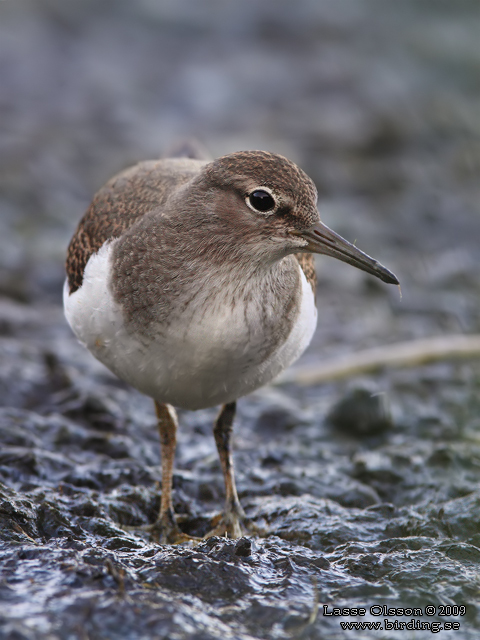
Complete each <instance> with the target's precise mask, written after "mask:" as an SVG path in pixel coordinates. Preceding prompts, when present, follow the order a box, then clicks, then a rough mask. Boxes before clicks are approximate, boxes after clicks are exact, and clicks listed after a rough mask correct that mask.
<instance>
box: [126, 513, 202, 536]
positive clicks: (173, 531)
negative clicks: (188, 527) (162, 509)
mask: <svg viewBox="0 0 480 640" xmlns="http://www.w3.org/2000/svg"><path fill="white" fill-rule="evenodd" d="M178 519H181V516H180V517H179V518H178ZM122 528H124V529H126V530H128V531H135V530H136V531H145V532H147V533H149V534H150V539H151V540H152V542H156V543H158V544H183V543H185V542H195V543H199V542H201V540H202V538H196V537H194V536H189V535H188V534H187V533H183V531H181V530H180V528H179V526H178V524H177V520H176V518H175V514H174V513H173V511H172V512H166V513H163V514H161V515H160V516H159V517H158V519H157V521H156V522H154V523H153V524H144V525H140V526H137V527H135V526H125V525H123V527H122Z"/></svg>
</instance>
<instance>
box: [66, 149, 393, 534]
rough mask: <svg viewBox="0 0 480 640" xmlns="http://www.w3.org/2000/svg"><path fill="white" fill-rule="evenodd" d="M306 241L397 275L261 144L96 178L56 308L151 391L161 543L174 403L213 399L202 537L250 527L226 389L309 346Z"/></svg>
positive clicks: (254, 380) (166, 525) (261, 376)
mask: <svg viewBox="0 0 480 640" xmlns="http://www.w3.org/2000/svg"><path fill="white" fill-rule="evenodd" d="M312 252H314V253H320V254H325V255H329V256H333V257H334V258H337V259H339V260H342V261H344V262H347V263H349V264H351V265H353V266H355V267H357V268H358V269H362V270H363V271H366V272H367V273H369V274H372V275H374V276H376V277H377V278H380V279H381V280H383V281H384V282H386V283H390V284H398V280H397V278H396V277H395V275H393V273H391V272H390V271H388V269H386V268H385V267H383V266H382V265H381V264H379V263H378V262H377V261H376V260H374V259H373V258H371V257H369V256H368V255H366V254H365V253H363V252H362V251H360V250H359V249H357V247H355V246H353V245H352V244H350V243H349V242H347V241H346V240H344V239H343V238H341V237H340V236H339V235H337V234H336V233H335V232H334V231H332V230H331V229H329V228H328V227H327V226H326V225H324V224H323V223H322V222H321V221H320V217H319V213H318V210H317V191H316V188H315V185H314V184H313V182H312V180H311V179H310V178H309V177H308V176H307V175H306V174H305V173H304V172H303V171H302V170H301V169H300V168H299V167H297V166H296V165H295V164H294V163H293V162H291V161H289V160H287V159H286V158H284V157H282V156H279V155H276V154H273V153H268V152H266V151H239V152H236V153H232V154H230V155H227V156H224V157H221V158H218V159H217V160H214V161H208V160H205V159H199V158H191V157H190V158H189V157H174V158H168V159H162V160H153V161H146V162H141V163H139V164H138V165H136V166H134V167H132V168H130V169H127V170H126V171H123V172H122V173H120V174H118V175H117V176H115V177H114V178H112V179H111V180H110V181H109V182H108V183H107V184H106V185H105V186H104V187H103V188H102V189H100V191H99V192H98V193H97V194H96V196H95V197H94V199H93V201H92V203H91V205H90V207H89V208H88V210H87V212H86V213H85V215H84V217H83V219H82V220H81V221H80V224H79V225H78V228H77V230H76V232H75V234H74V236H73V238H72V241H71V243H70V246H69V249H68V256H67V263H66V267H67V280H66V282H65V288H64V306H65V315H66V317H67V320H68V322H69V324H70V326H71V328H72V330H73V332H74V333H75V335H76V336H77V337H78V339H79V340H80V341H81V342H82V343H83V344H84V345H85V346H86V347H87V349H89V350H90V351H91V352H92V354H93V355H94V356H95V357H96V358H98V360H100V362H102V363H103V364H104V365H106V366H107V367H108V368H109V369H110V370H111V371H113V372H114V373H115V374H116V375H117V376H118V377H119V378H121V379H122V380H125V381H127V382H128V383H130V384H131V385H132V386H133V387H135V388H136V389H139V390H140V391H141V392H143V393H145V394H146V395H148V396H150V397H151V398H153V400H154V402H155V408H156V414H157V417H158V428H159V432H160V440H161V462H162V493H161V506H160V513H159V516H158V520H157V522H156V523H155V525H154V526H153V529H154V532H155V536H156V538H157V539H159V540H160V542H162V543H165V542H173V543H175V542H181V541H183V540H185V539H187V538H188V536H186V535H185V534H183V533H182V532H181V531H180V528H179V527H178V525H177V522H176V519H175V514H174V511H173V507H172V473H173V459H174V455H175V447H176V431H177V417H176V413H175V409H174V407H179V408H183V409H191V410H195V409H202V408H206V407H212V406H215V405H223V406H222V408H221V410H220V413H219V415H218V418H217V420H216V422H215V425H214V429H213V432H214V436H215V442H216V445H217V449H218V453H219V456H220V462H221V466H222V470H223V475H224V479H225V489H226V504H225V509H224V511H223V514H222V515H221V516H219V517H217V519H216V522H215V525H216V526H214V528H213V530H212V531H211V532H210V534H209V535H222V534H228V535H230V536H232V537H239V536H241V535H242V534H243V533H244V531H245V530H246V529H247V530H248V529H251V527H252V525H251V523H250V522H249V520H248V519H247V518H246V517H245V513H244V511H243V509H242V507H241V505H240V502H239V499H238V495H237V490H236V487H235V478H234V473H233V464H232V456H231V448H230V440H231V434H232V424H233V419H234V415H235V409H236V400H237V399H238V398H240V397H241V396H244V395H246V394H248V393H250V392H251V391H253V390H255V389H257V388H259V387H261V386H262V385H265V384H267V383H268V382H270V381H271V380H273V379H274V378H275V377H276V376H277V375H278V374H279V373H280V372H281V371H283V370H284V369H285V368H286V367H288V366H289V365H290V364H291V363H292V362H293V361H294V360H296V359H297V358H298V357H299V356H300V355H301V353H302V352H303V351H304V349H305V348H306V347H307V345H308V344H309V342H310V340H311V338H312V335H313V332H314V330H315V326H316V322H317V310H316V306H315V284H316V276H315V269H314V261H313V256H312ZM207 535H208V534H207Z"/></svg>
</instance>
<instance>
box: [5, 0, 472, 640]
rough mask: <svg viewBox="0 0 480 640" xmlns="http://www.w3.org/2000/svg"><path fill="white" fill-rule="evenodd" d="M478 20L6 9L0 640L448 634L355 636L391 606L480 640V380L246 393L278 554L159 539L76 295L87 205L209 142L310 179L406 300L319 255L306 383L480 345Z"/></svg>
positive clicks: (327, 213)
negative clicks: (440, 348)
mask: <svg viewBox="0 0 480 640" xmlns="http://www.w3.org/2000/svg"><path fill="white" fill-rule="evenodd" d="M479 26H480V10H479V9H478V4H477V3H476V2H473V1H471V2H468V1H463V0H460V1H459V2H455V3H454V4H453V3H450V4H448V3H446V2H437V3H431V2H426V1H425V2H424V1H422V0H417V1H415V2H414V1H413V0H405V1H402V2H401V3H385V2H381V1H380V0H358V1H357V2H355V3H347V2H344V3H332V2H328V1H327V0H325V1H323V0H322V1H313V0H312V1H308V0H299V1H298V2H295V3H290V2H286V1H285V2H283V1H278V0H265V1H264V2H262V3H258V2H256V1H254V0H245V2H242V3H224V2H221V1H220V0H211V1H207V0H201V1H197V2H194V1H193V0H191V1H189V0H177V1H176V2H166V1H165V2H158V3H155V2H151V1H150V0H141V1H140V0H139V1H138V2H136V3H134V4H132V3H129V2H126V0H125V1H123V0H116V2H113V1H111V0H96V2H94V1H93V0H82V1H80V0H70V1H69V2H68V3H65V2H63V1H61V0H30V1H29V0H15V1H14V0H3V1H2V2H0V442H1V448H0V493H1V501H0V523H1V524H0V638H2V639H3V638H5V639H8V640H23V639H25V640H27V639H28V640H30V639H35V640H36V639H42V640H43V639H46V640H47V639H48V640H56V639H62V640H63V639H68V640H70V639H76V638H81V639H87V638H88V639H90V640H94V639H95V640H96V639H102V640H103V639H109V640H110V639H112V640H114V639H115V640H116V639H119V640H120V639H122V640H123V639H125V638H129V639H130V638H131V639H135V640H136V639H137V638H139V639H142V640H143V639H150V638H162V639H165V640H184V639H187V638H188V639H195V640H210V639H212V640H213V639H217V638H218V639H224V638H225V639H230V638H231V639H235V640H247V639H248V640H253V639H255V640H266V639H279V640H283V639H311V640H313V639H315V640H316V639H320V638H329V639H330V638H331V639H335V640H336V639H342V640H343V639H347V638H355V639H357V638H360V639H364V638H382V639H384V638H385V639H390V638H400V637H401V638H402V639H407V638H408V639H410V638H412V639H413V638H415V640H419V639H420V640H423V639H424V638H430V637H431V634H432V631H431V630H427V629H423V630H422V629H418V628H416V629H415V630H407V629H404V630H399V629H396V630H395V629H393V630H388V629H384V630H383V631H379V630H363V631H359V630H357V631H355V630H347V629H343V628H342V626H341V624H340V622H353V621H358V620H360V621H367V622H377V621H379V622H380V623H381V624H382V625H384V626H388V625H386V624H385V622H384V619H385V618H384V616H383V615H381V616H375V615H372V614H371V613H370V607H372V606H376V605H382V606H383V605H386V606H387V607H397V608H398V607H417V608H421V609H422V612H423V613H425V608H426V607H428V606H432V607H433V609H431V610H430V609H428V610H427V612H429V613H432V614H433V615H423V616H422V617H420V616H418V615H403V616H402V615H391V614H388V615H387V616H386V617H387V619H388V620H389V621H390V623H392V622H394V621H397V622H398V623H399V622H410V621H411V619H412V618H414V621H415V624H417V622H416V621H417V620H418V621H419V622H418V624H419V625H421V624H422V623H427V622H428V623H429V624H430V625H431V624H432V623H441V624H442V625H443V624H445V622H448V623H459V624H460V628H459V629H458V630H455V631H447V630H445V629H442V630H441V631H439V633H440V635H441V637H452V638H453V637H455V638H462V639H463V638H477V637H478V629H479V627H480V618H479V615H480V609H479V602H480V590H479V588H480V581H479V573H478V566H479V563H480V490H479V481H480V436H479V433H480V418H479V416H480V395H479V389H480V364H479V363H478V361H475V360H464V361H459V362H456V363H453V362H440V363H438V364H435V365H429V366H423V367H418V368H412V369H403V370H395V371H393V370H385V371H383V372H380V373H378V374H376V375H371V376H363V377H356V378H353V379H350V380H347V381H344V382H337V383H328V384H323V385H318V386H313V387H301V386H298V385H295V384H289V385H284V386H272V387H270V388H266V389H263V390H260V391H258V392H257V393H255V394H253V395H252V396H250V397H248V398H245V399H243V400H241V401H240V402H239V414H238V420H237V423H236V435H235V464H236V467H237V482H238V486H239V492H240V498H241V500H242V503H243V505H244V507H245V509H246V511H247V514H248V515H249V516H250V517H251V518H252V519H253V520H254V522H255V523H256V524H257V525H258V526H259V527H260V528H262V529H264V530H265V531H266V536H265V537H261V538H260V537H258V538H255V539H253V538H252V539H246V538H244V539H241V540H239V541H235V540H226V539H219V538H212V539H210V540H208V541H207V542H204V543H201V544H200V545H198V546H196V547H194V548H193V547H192V548H188V547H173V546H159V545H156V544H153V543H151V542H150V541H149V540H148V537H147V535H146V534H144V533H142V532H141V530H140V529H135V526H140V525H142V524H146V523H149V522H152V521H153V520H154V519H155V516H156V512H157V509H158V506H159V484H158V483H159V479H160V467H159V460H160V455H159V443H158V436H157V432H156V427H155V417H154V411H153V406H152V404H151V401H150V400H148V399H147V398H145V397H143V396H141V395H140V394H138V393H136V392H135V391H132V390H131V389H129V388H128V387H127V386H126V385H124V384H123V383H121V382H119V381H117V380H116V379H115V378H114V377H113V376H112V375H111V374H109V372H108V371H106V370H105V369H104V368H103V367H102V366H101V365H99V364H98V363H96V362H95V361H94V360H93V358H91V357H90V355H89V354H88V353H86V352H85V351H84V350H83V349H82V347H81V346H80V345H78V344H77V343H76V341H75V340H74V338H73V337H72V335H71V333H70V331H69V329H68V327H67V326H66V323H65V321H64V320H63V316H62V310H61V289H62V282H63V277H64V276H63V257H64V253H65V248H66V245H67V244H68V241H69V238H70V236H71V234H72V232H73V229H74V227H75V224H76V222H77V221H78V219H79V218H80V216H81V215H82V212H83V210H84V209H85V208H86V206H87V205H88V202H89V199H90V198H91V196H92V195H93V193H94V192H95V190H96V189H97V188H98V187H100V186H101V184H102V183H103V182H104V181H105V180H106V179H108V178H109V177H110V176H111V175H112V174H113V173H114V172H115V171H117V170H119V169H121V168H123V167H125V166H127V165H128V164H130V163H133V162H135V161H137V160H140V159H145V158H151V157H157V156H159V155H160V154H161V153H163V151H164V150H165V149H166V148H168V146H169V145H170V144H172V143H174V142H175V141H177V140H178V139H180V138H183V137H185V136H191V135H193V136H196V137H197V138H198V139H200V140H201V141H202V142H203V143H204V144H205V145H206V146H208V148H209V149H210V151H211V152H212V154H213V155H220V154H223V153H228V152H231V151H234V150H237V149H245V148H250V149H253V148H263V149H268V150H271V151H275V152H280V153H284V154H285V155H288V156H289V157H291V158H292V159H293V160H295V161H297V162H298V163H299V164H300V165H301V166H302V167H303V168H304V169H305V170H306V171H307V172H308V173H309V174H310V175H311V176H312V178H313V179H314V180H315V182H316V183H317V186H318V188H319V193H320V201H319V205H320V210H321V213H322V216H323V219H324V220H325V221H326V222H327V224H329V225H330V226H332V227H333V228H335V229H336V230H337V231H338V232H339V233H341V234H342V235H344V236H345V237H347V238H348V239H350V240H351V241H353V240H356V241H357V244H358V246H359V247H360V248H362V249H364V250H365V251H367V252H368V253H371V254H373V255H375V257H377V258H378V259H379V260H381V261H382V262H384V263H385V264H386V265H387V266H388V267H389V268H391V269H392V270H393V271H395V273H396V274H397V275H398V276H399V278H400V280H401V282H402V298H400V296H399V292H398V290H397V289H396V288H395V287H387V286H386V285H383V284H382V283H379V282H377V281H375V280H373V279H372V278H370V277H369V276H367V275H366V274H364V273H362V272H359V271H355V270H353V269H351V268H350V267H348V266H346V265H342V264H339V263H338V262H336V261H333V260H329V259H319V261H318V273H319V287H318V301H319V310H320V320H319V328H318V331H317V334H316V336H315V338H314V341H313V343H312V346H311V348H310V349H309V351H308V352H307V353H306V354H305V356H304V357H303V359H302V361H301V362H300V363H299V366H303V365H304V364H313V363H315V362H317V361H321V360H322V359H324V358H326V357H333V356H336V355H342V354H345V353H348V352H350V351H357V350H360V349H362V348H367V347H372V346H377V345H388V344H390V343H396V342H399V341H403V340H409V339H414V338H420V337H427V336H434V335H448V334H453V333H455V334H469V333H480V296H479V294H480V280H479V278H478V273H479V267H480V250H479V242H478V240H479V237H480V205H479V202H480V182H479V180H478V173H479V170H480V116H479V113H480V111H479V108H478V107H479V95H480V84H479V78H480V47H479V45H478V27H479ZM214 417H215V411H214V410H208V411H199V412H196V413H188V412H182V413H181V414H180V420H181V425H182V426H181V429H180V433H179V448H178V454H177V466H176V473H175V477H174V487H175V491H174V502H175V508H176V510H177V512H178V513H182V514H184V515H185V521H184V522H183V524H182V527H183V528H184V530H185V531H188V532H190V533H192V534H202V533H204V532H205V531H207V530H208V528H209V524H210V519H211V517H212V516H214V515H215V514H216V513H217V512H218V510H219V509H220V507H221V505H222V501H223V483H222V478H221V470H220V465H219V462H218V459H217V456H216V452H215V447H214V442H213V437H212V434H211V426H212V421H213V419H214ZM129 527H133V528H129ZM324 604H327V605H329V608H330V610H332V608H333V607H334V606H339V607H365V608H366V610H367V612H366V615H365V616H362V617H334V616H324V615H323V605H324ZM449 606H450V607H455V606H458V607H465V611H464V610H463V609H459V610H458V613H459V615H453V613H454V612H455V609H450V610H449V609H448V608H447V607H449ZM442 607H444V608H443V609H442ZM373 611H374V612H376V611H377V610H376V609H374V610H373ZM442 613H444V614H446V615H441V614H442ZM461 613H464V615H460V614H461Z"/></svg>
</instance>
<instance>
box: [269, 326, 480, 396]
mask: <svg viewBox="0 0 480 640" xmlns="http://www.w3.org/2000/svg"><path fill="white" fill-rule="evenodd" d="M478 357H480V335H478V334H473V335H446V336H438V337H434V338H423V339H421V340H412V341H409V342H399V343H397V344H391V345H385V346H382V347H374V348H373V349H365V350H364V351H358V352H357V353H350V354H347V355H345V356H340V357H337V358H332V359H331V360H327V361H326V362H323V363H322V364H319V365H313V366H309V367H303V368H298V369H293V370H292V371H289V372H288V373H286V374H283V375H282V376H281V377H279V378H278V380H277V381H276V384H287V383H291V382H295V383H297V384H301V385H312V384H318V383H320V382H328V381H330V380H339V379H341V378H349V377H352V376H356V375H359V374H363V373H372V372H373V371H378V370H379V369H382V368H384V367H414V366H418V365H422V364H427V363H429V362H436V361H438V360H450V359H453V358H478Z"/></svg>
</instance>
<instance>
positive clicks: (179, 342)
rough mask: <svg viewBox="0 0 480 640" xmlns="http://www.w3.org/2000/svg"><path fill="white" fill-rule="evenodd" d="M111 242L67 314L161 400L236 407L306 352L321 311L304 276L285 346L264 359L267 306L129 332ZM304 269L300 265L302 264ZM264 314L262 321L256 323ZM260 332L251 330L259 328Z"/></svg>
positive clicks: (136, 383)
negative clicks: (116, 292) (113, 287)
mask: <svg viewBox="0 0 480 640" xmlns="http://www.w3.org/2000/svg"><path fill="white" fill-rule="evenodd" d="M112 244H113V243H110V244H105V245H104V246H103V247H102V248H101V249H100V251H98V253H96V254H94V255H93V256H92V257H91V258H90V260H89V261H88V264H87V266H86V269H85V275H84V280H83V284H82V287H81V288H80V289H78V290H77V291H75V292H74V293H73V294H71V295H69V292H68V286H67V283H65V288H64V307H65V315H66V318H67V320H68V323H69V324H70V326H71V328H72V330H73V332H74V333H75V335H76V336H77V337H78V339H79V340H80V341H81V342H82V343H83V344H84V345H85V346H86V347H87V348H88V349H89V350H90V351H91V352H92V353H93V355H94V356H95V357H96V358H97V359H98V360H100V362H102V363H103V364H104V365H106V366H107V367H108V368H109V369H110V370H111V371H113V372H114V373H115V374H116V375H118V377H119V378H121V379H123V380H125V381H126V382H128V383H130V384H131V385H132V386H133V387H135V388H137V389H138V390H139V391H141V392H143V393H145V394H146V395H148V396H151V397H152V398H155V399H156V400H158V401H159V402H168V403H170V404H173V405H174V406H177V407H182V408H185V409H200V408H204V407H209V406H214V405H217V404H222V403H225V402H230V401H232V400H235V399H237V398H239V397H241V396H243V395H246V394H248V393H250V392H251V391H254V390H255V389H257V388H259V387H261V386H262V385H264V384H266V383H268V382H270V381H271V380H272V379H273V378H275V377H276V376H277V375H278V374H279V373H281V372H282V371H283V370H284V369H285V368H286V367H288V366H289V365H290V364H291V363H292V362H294V361H295V360H296V359H297V358H298V357H299V356H300V355H301V354H302V352H303V351H304V350H305V348H306V347H307V346H308V344H309V343H310V340H311V338H312V336H313V333H314V331H315V326H316V322H317V311H316V308H315V302H314V296H313V292H312V288H311V286H310V285H309V284H308V282H307V280H306V278H305V275H304V274H303V271H301V270H300V272H301V289H302V290H301V304H300V309H299V312H298V315H297V317H296V321H295V323H294V325H293V327H292V330H291V331H290V334H289V335H288V338H287V339H286V341H284V343H283V344H282V345H281V346H280V347H279V348H278V349H276V350H275V351H274V352H273V353H271V354H270V355H269V357H267V358H266V359H265V358H264V357H260V356H259V354H260V353H261V351H262V349H261V348H262V341H263V342H264V341H265V339H266V336H265V335H262V331H261V326H262V325H261V322H260V317H261V313H262V308H261V304H262V301H261V300H258V301H257V303H256V304H253V306H251V308H250V307H249V309H248V318H249V322H248V326H247V324H246V321H245V315H246V311H245V307H242V305H241V304H237V305H235V306H234V308H233V309H232V307H231V305H228V306H227V305H225V307H221V308H215V307H208V308H207V309H206V310H204V312H203V313H202V314H199V316H201V317H195V316H192V318H191V319H190V320H188V319H186V316H185V317H184V316H180V317H179V318H178V319H177V320H176V321H174V322H171V323H170V325H169V327H168V332H167V333H166V335H164V332H162V331H160V330H159V331H158V332H157V334H156V333H155V331H153V332H152V331H150V335H154V337H153V338H146V337H144V336H139V335H133V334H131V333H130V332H129V331H127V327H126V326H125V323H124V319H123V314H122V310H121V308H120V307H119V305H118V304H117V303H116V302H115V300H114V299H113V297H112V294H111V291H110V287H109V277H110V275H109V274H110V262H111V253H112ZM299 269H300V267H299ZM256 313H258V317H259V321H258V323H256V322H255V314H256ZM257 324H258V327H259V330H258V331H253V332H252V326H254V327H255V326H257Z"/></svg>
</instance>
